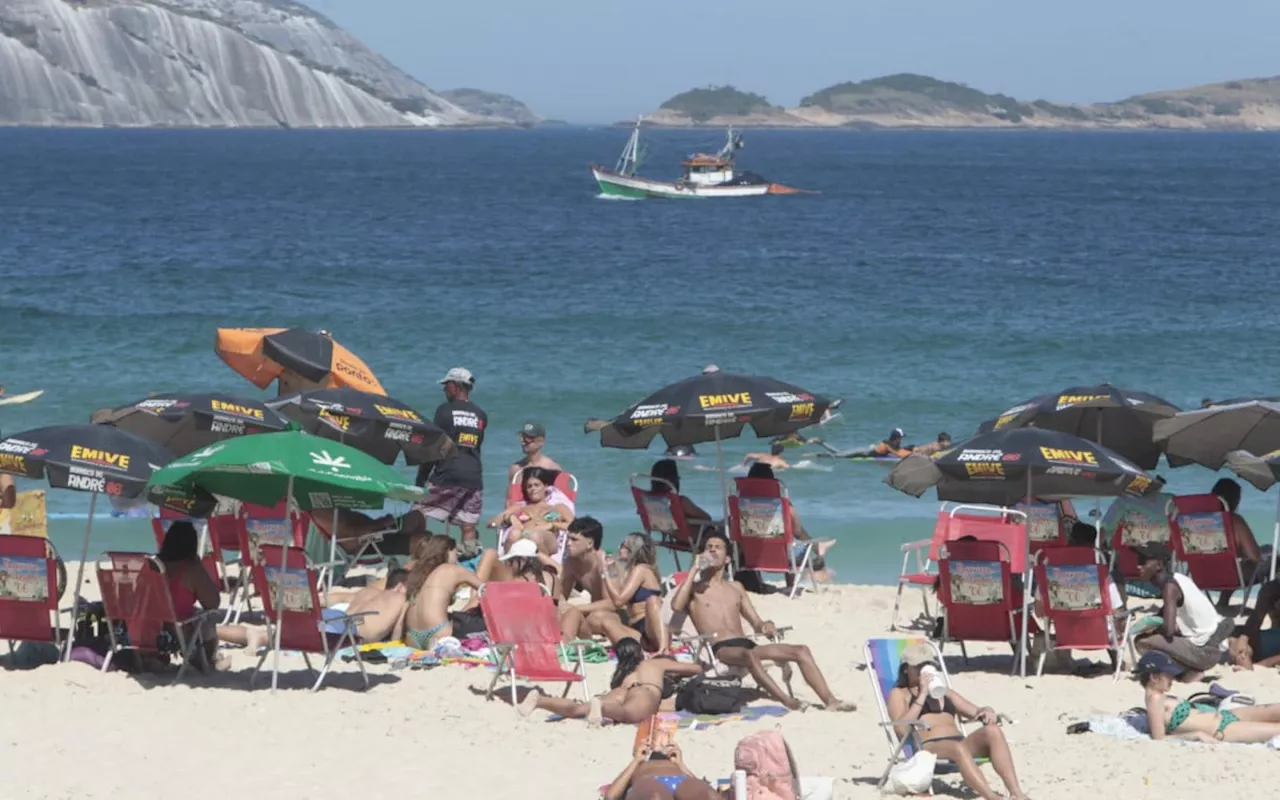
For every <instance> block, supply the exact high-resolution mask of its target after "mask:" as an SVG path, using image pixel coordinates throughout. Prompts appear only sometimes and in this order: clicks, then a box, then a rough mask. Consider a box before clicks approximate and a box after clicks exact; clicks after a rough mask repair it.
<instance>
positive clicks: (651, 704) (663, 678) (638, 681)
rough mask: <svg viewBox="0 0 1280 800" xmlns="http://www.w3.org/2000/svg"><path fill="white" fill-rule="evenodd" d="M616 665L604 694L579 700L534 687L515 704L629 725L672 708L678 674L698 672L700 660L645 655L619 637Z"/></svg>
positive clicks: (592, 723) (524, 708)
mask: <svg viewBox="0 0 1280 800" xmlns="http://www.w3.org/2000/svg"><path fill="white" fill-rule="evenodd" d="M614 652H615V653H617V655H618V668H617V669H615V670H614V672H613V680H612V681H611V682H610V686H611V690H610V691H609V693H608V694H605V695H601V696H600V697H593V698H591V702H590V703H579V702H576V701H574V700H569V699H567V698H559V697H547V696H546V695H544V694H543V693H542V692H540V691H538V690H537V689H532V690H530V692H529V694H527V695H525V698H524V699H523V700H521V701H520V704H519V705H518V706H516V708H517V709H518V710H519V711H520V713H521V715H523V716H528V715H529V714H531V713H533V710H534V709H535V708H540V709H542V710H543V711H549V712H551V713H552V714H559V715H560V716H562V717H568V718H569V719H586V721H587V724H588V725H590V726H592V727H595V726H597V725H599V724H600V723H601V721H602V720H603V719H604V718H605V717H608V718H609V719H611V720H613V721H614V722H620V723H624V724H628V725H632V724H635V723H638V722H642V721H644V720H646V719H648V718H649V717H652V716H653V715H654V714H657V713H658V712H659V711H675V710H676V699H675V698H676V684H677V682H678V681H679V679H681V678H692V677H693V676H694V675H699V674H701V673H702V665H701V664H686V663H684V662H682V661H676V660H675V659H672V658H667V657H665V656H658V657H656V658H650V659H647V660H646V659H645V657H644V650H643V649H641V647H640V643H639V642H637V641H636V640H635V639H620V640H618V644H617V645H616V646H615V647H614Z"/></svg>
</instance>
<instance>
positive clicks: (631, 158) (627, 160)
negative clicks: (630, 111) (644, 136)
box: [613, 117, 643, 175]
mask: <svg viewBox="0 0 1280 800" xmlns="http://www.w3.org/2000/svg"><path fill="white" fill-rule="evenodd" d="M641 119H643V117H636V126H635V128H634V129H632V131H631V138H630V139H628V140H627V146H626V147H624V148H622V155H620V156H618V163H617V165H616V166H614V168H613V171H614V172H616V173H618V174H619V175H634V174H636V167H638V166H639V165H640V120H641Z"/></svg>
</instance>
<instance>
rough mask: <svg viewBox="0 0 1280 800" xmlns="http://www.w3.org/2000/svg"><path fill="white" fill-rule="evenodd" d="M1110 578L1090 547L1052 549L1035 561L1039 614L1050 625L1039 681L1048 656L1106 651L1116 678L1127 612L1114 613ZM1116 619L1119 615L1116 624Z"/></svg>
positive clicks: (1047, 631) (1042, 553)
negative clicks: (1059, 652) (1060, 652)
mask: <svg viewBox="0 0 1280 800" xmlns="http://www.w3.org/2000/svg"><path fill="white" fill-rule="evenodd" d="M1108 578H1109V573H1108V570H1107V565H1106V564H1105V563H1103V560H1102V554H1101V553H1099V552H1098V551H1097V550H1095V549H1094V548H1092V547H1054V548H1050V549H1047V550H1041V551H1040V554H1039V555H1038V556H1037V557H1036V566H1035V585H1036V591H1037V593H1038V594H1039V597H1040V612H1041V615H1042V616H1043V617H1044V618H1045V619H1046V620H1047V623H1046V626H1045V638H1046V640H1047V641H1046V642H1045V648H1044V651H1043V652H1041V654H1040V659H1039V664H1038V665H1037V666H1036V675H1037V676H1039V675H1041V674H1043V673H1044V662H1045V659H1046V658H1047V657H1048V655H1049V650H1050V649H1053V650H1067V651H1071V650H1107V651H1109V652H1111V653H1113V654H1114V656H1115V661H1116V664H1115V677H1114V680H1119V679H1120V668H1121V666H1122V665H1123V663H1124V657H1123V652H1122V651H1123V641H1122V636H1121V634H1120V632H1119V631H1118V630H1117V625H1116V624H1117V622H1123V621H1127V616H1128V615H1127V614H1126V613H1125V612H1124V610H1123V609H1115V608H1112V607H1111V593H1110V591H1108V588H1107V581H1108ZM1117 615H1120V616H1119V618H1117Z"/></svg>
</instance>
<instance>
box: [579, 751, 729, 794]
mask: <svg viewBox="0 0 1280 800" xmlns="http://www.w3.org/2000/svg"><path fill="white" fill-rule="evenodd" d="M641 797H642V798H645V800H651V799H656V800H668V798H671V799H672V800H717V798H720V797H721V795H720V794H719V793H718V792H717V791H716V790H715V789H713V788H711V784H709V783H707V782H706V781H704V780H702V779H701V778H699V777H698V776H696V775H694V774H693V772H691V771H690V770H689V767H688V765H686V764H685V763H684V754H683V753H681V752H680V748H679V747H677V746H676V745H675V744H674V743H672V744H670V745H668V746H667V747H665V748H664V749H663V750H662V752H655V751H652V750H650V749H649V746H648V745H646V744H644V743H641V744H640V745H638V746H637V747H636V750H635V755H634V757H633V758H632V759H631V763H630V764H627V768H626V769H624V770H623V771H622V772H621V773H619V775H618V777H616V778H614V779H613V783H611V784H609V790H608V791H607V792H605V794H604V800H624V798H632V800H634V799H635V798H641Z"/></svg>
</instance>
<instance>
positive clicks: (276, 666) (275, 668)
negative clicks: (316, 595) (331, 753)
mask: <svg viewBox="0 0 1280 800" xmlns="http://www.w3.org/2000/svg"><path fill="white" fill-rule="evenodd" d="M292 506H293V476H292V475H290V476H289V483H288V488H287V489H286V490H285V495H284V507H285V511H286V518H287V519H288V520H289V521H290V524H292V522H293V508H292ZM287 563H289V547H288V545H286V546H284V547H282V548H280V572H281V573H283V572H284V566H285V564H287ZM271 602H272V607H273V608H275V610H276V629H275V641H274V642H272V645H273V646H272V648H271V691H272V692H273V693H274V692H275V690H276V686H277V685H278V684H279V682H280V623H281V621H282V619H281V616H280V604H281V603H282V602H284V575H283V574H282V575H281V576H280V577H279V578H277V579H276V596H275V598H274V599H273V600H272V601H271Z"/></svg>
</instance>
